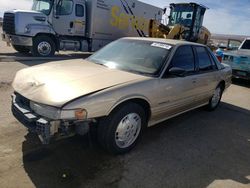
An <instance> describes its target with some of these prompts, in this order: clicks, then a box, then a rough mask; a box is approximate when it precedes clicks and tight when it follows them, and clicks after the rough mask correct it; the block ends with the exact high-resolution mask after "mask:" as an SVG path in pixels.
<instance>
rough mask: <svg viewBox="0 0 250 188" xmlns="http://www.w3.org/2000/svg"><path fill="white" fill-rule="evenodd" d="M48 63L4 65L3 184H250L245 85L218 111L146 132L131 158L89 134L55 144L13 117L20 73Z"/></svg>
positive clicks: (0, 102)
mask: <svg viewBox="0 0 250 188" xmlns="http://www.w3.org/2000/svg"><path fill="white" fill-rule="evenodd" d="M41 63H44V62H41V61H40V62H38V61H27V62H0V187H11V188H12V187H13V188H18V187H22V188H23V187H25V188H26V187H42V188H43V187H44V188H45V187H46V188H47V187H71V188H73V187H102V188H103V187H125V188H127V187H145V188H147V187H157V188H159V187H164V188H165V187H185V188H187V187H190V188H196V187H197V188H200V187H209V188H214V187H225V188H228V187H232V188H236V187H250V123H249V122H250V85H249V83H244V82H237V83H236V84H234V85H232V86H231V87H230V88H229V89H228V91H227V92H226V93H225V95H224V97H223V103H222V104H221V106H220V107H219V108H218V109H217V110H216V111H214V112H207V111H205V110H203V109H197V110H194V111H192V112H188V113H186V114H183V115H181V116H179V117H176V118H174V119H171V120H169V121H166V122H164V123H161V124H160V125H158V126H156V127H153V128H150V129H148V130H147V131H146V133H145V135H144V136H143V139H142V140H141V142H140V143H139V145H138V146H137V147H136V148H135V149H134V150H133V151H132V152H131V153H129V154H127V155H124V156H110V155H108V154H106V153H105V152H103V151H102V150H100V149H99V148H98V147H96V145H95V144H93V143H92V142H91V141H90V140H89V139H88V137H84V138H81V137H73V138H70V139H67V140H62V141H59V142H57V143H55V144H52V145H50V146H48V147H43V146H41V145H40V142H39V140H38V139H37V138H36V137H35V136H33V135H30V134H28V132H27V130H26V129H25V128H24V127H23V126H22V125H21V124H20V123H18V122H17V121H16V120H15V119H14V118H13V116H12V115H11V112H10V103H11V99H10V95H11V93H12V92H13V90H12V88H11V82H12V80H13V77H14V75H15V73H16V71H18V70H19V69H22V68H24V67H27V66H33V65H36V64H41Z"/></svg>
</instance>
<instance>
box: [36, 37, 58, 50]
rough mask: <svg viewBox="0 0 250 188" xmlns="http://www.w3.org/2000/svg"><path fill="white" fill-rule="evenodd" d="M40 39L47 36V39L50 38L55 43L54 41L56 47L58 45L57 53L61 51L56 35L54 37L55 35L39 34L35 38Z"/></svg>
mask: <svg viewBox="0 0 250 188" xmlns="http://www.w3.org/2000/svg"><path fill="white" fill-rule="evenodd" d="M38 36H39V37H40V36H45V37H50V38H51V39H52V40H53V41H54V43H55V45H56V51H58V50H59V48H60V46H59V45H60V44H59V42H58V40H57V39H56V36H55V35H53V34H51V33H39V34H37V35H36V36H35V37H34V38H36V37H38Z"/></svg>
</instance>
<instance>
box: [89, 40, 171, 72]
mask: <svg viewBox="0 0 250 188" xmlns="http://www.w3.org/2000/svg"><path fill="white" fill-rule="evenodd" d="M171 48H172V46H171V45H169V44H166V43H159V42H151V41H142V40H131V39H120V40H118V41H115V42H113V43H111V44H109V45H107V46H106V47H104V48H103V49H101V50H100V51H98V52H97V53H95V54H94V55H92V56H90V57H89V58H88V60H89V61H91V62H94V63H97V64H100V65H104V66H107V67H109V68H111V69H119V70H124V71H128V72H133V73H137V74H146V75H149V76H154V75H157V74H158V73H159V71H160V70H161V68H162V66H163V64H164V62H165V59H166V57H167V56H168V54H169V52H170V49H171Z"/></svg>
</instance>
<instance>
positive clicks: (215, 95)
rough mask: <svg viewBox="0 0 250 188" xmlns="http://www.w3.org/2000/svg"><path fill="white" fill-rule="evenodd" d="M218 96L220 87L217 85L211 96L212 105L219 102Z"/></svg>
mask: <svg viewBox="0 0 250 188" xmlns="http://www.w3.org/2000/svg"><path fill="white" fill-rule="evenodd" d="M220 96H221V88H220V87H218V88H217V89H216V90H215V91H214V95H213V97H212V101H211V103H212V107H215V106H216V105H217V104H218V103H219V102H220Z"/></svg>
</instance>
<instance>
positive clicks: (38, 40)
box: [32, 36, 55, 57]
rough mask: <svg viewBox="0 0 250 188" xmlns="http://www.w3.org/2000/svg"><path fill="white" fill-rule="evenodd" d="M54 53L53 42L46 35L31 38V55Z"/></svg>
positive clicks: (49, 54) (45, 55)
mask: <svg viewBox="0 0 250 188" xmlns="http://www.w3.org/2000/svg"><path fill="white" fill-rule="evenodd" d="M54 54H55V42H54V41H53V40H52V39H51V38H50V37H48V36H37V37H35V38H34V40H33V47H32V55H33V56H39V57H50V56H53V55H54Z"/></svg>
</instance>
